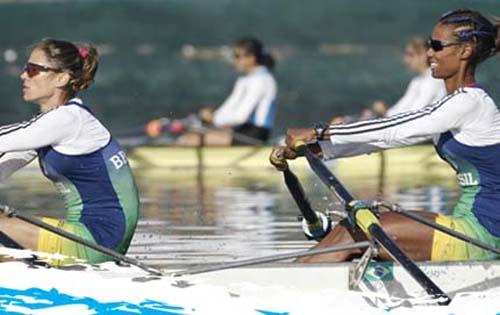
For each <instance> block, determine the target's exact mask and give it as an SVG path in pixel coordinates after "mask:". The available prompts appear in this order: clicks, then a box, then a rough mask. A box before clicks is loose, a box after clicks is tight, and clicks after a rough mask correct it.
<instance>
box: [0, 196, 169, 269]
mask: <svg viewBox="0 0 500 315" xmlns="http://www.w3.org/2000/svg"><path fill="white" fill-rule="evenodd" d="M0 213H1V214H3V215H6V216H7V217H9V218H12V217H15V218H18V219H20V220H22V221H24V222H27V223H29V224H33V225H35V226H37V227H39V228H41V229H44V230H47V231H50V232H52V233H54V234H57V235H59V236H62V237H64V238H67V239H69V240H71V241H73V242H75V243H78V244H81V245H84V246H87V247H89V248H92V249H93V250H95V251H98V252H100V253H103V254H106V255H108V256H109V257H111V258H113V259H114V260H115V261H120V262H125V263H127V264H130V265H134V266H136V267H139V268H141V269H142V270H144V271H146V272H148V273H150V274H153V275H156V276H161V275H163V273H162V272H161V271H160V270H157V269H155V268H151V267H148V266H146V265H145V264H143V263H141V262H139V261H137V260H135V259H133V258H130V257H127V256H125V255H122V254H120V253H117V252H115V251H114V250H112V249H109V248H107V247H104V246H101V245H99V244H96V243H93V242H91V241H89V240H86V239H84V238H81V237H78V236H76V235H74V234H71V233H68V232H66V231H64V230H62V229H59V228H57V227H54V226H52V225H50V224H47V223H45V222H43V221H42V220H40V219H38V218H35V217H31V216H29V215H26V214H23V213H21V212H19V211H18V210H16V209H14V208H11V207H9V206H6V205H0Z"/></svg>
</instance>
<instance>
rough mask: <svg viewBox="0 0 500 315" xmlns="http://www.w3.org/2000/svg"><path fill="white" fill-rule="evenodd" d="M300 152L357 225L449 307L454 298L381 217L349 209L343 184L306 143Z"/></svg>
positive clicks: (348, 194) (427, 290) (302, 144)
mask: <svg viewBox="0 0 500 315" xmlns="http://www.w3.org/2000/svg"><path fill="white" fill-rule="evenodd" d="M295 148H296V150H297V151H298V152H300V153H303V154H304V155H305V157H306V159H307V161H308V163H309V165H310V166H311V168H312V169H313V171H314V172H315V173H316V175H318V177H319V178H320V179H321V181H322V182H323V183H324V184H325V185H326V186H327V187H329V188H330V190H332V191H334V192H336V193H337V194H338V196H340V197H341V198H342V199H343V200H344V202H345V203H346V211H347V212H348V214H349V216H350V217H351V218H352V219H353V221H354V222H356V224H357V225H358V226H359V227H360V228H361V229H362V230H363V231H364V232H365V233H367V234H370V235H371V236H372V237H373V238H374V239H375V240H376V241H377V242H378V243H379V244H380V245H381V246H382V247H383V248H384V249H385V250H386V251H387V252H388V253H389V255H390V256H391V257H392V258H393V259H394V260H395V261H397V262H398V263H399V264H400V265H401V266H402V267H403V268H404V269H405V270H406V271H407V272H408V273H409V274H410V275H411V276H412V278H413V279H415V280H416V281H417V282H418V283H419V284H420V286H422V288H424V290H425V291H426V292H427V293H428V294H429V295H430V296H431V297H433V298H437V299H440V301H438V303H439V304H441V305H447V304H449V303H450V302H451V298H450V297H449V296H448V295H447V294H446V293H444V292H443V291H442V290H441V289H440V288H439V287H438V286H437V285H436V284H435V283H434V282H433V281H432V280H431V279H430V278H429V277H428V276H427V275H426V274H425V273H424V272H423V271H422V270H421V269H420V268H418V266H417V265H416V264H415V263H414V262H413V260H411V258H410V257H408V255H406V254H405V253H404V252H403V251H402V250H401V249H400V248H399V247H398V246H397V245H396V243H395V242H394V241H393V240H392V239H391V238H390V237H389V236H388V235H387V234H386V233H385V232H384V230H383V229H382V227H381V226H380V223H379V221H378V219H377V217H376V216H375V215H374V214H373V212H372V211H371V210H369V209H360V210H357V211H355V212H354V211H353V209H352V208H351V207H350V206H349V204H350V203H351V201H353V200H354V198H353V196H352V195H351V194H350V193H349V192H348V191H347V190H346V189H345V188H344V186H343V185H342V184H341V183H340V181H339V180H338V179H337V178H336V177H335V175H333V173H332V172H331V171H330V170H329V169H328V168H327V167H326V165H325V164H323V162H322V161H321V160H320V159H319V158H318V157H317V156H316V155H315V154H314V153H313V152H312V151H311V150H310V149H309V148H308V147H307V145H306V144H305V143H304V142H301V141H299V143H297V145H296V146H295Z"/></svg>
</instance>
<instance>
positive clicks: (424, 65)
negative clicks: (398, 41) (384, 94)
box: [373, 36, 446, 116]
mask: <svg viewBox="0 0 500 315" xmlns="http://www.w3.org/2000/svg"><path fill="white" fill-rule="evenodd" d="M428 49H429V47H428V45H427V40H426V39H425V38H424V37H421V36H416V37H413V38H412V39H411V40H410V41H409V42H408V44H407V45H406V48H405V52H404V58H403V60H404V63H405V65H406V66H407V67H408V69H410V70H411V71H413V72H415V73H416V74H417V76H416V77H414V78H413V79H412V80H411V81H410V84H409V85H408V87H407V88H406V92H405V94H404V95H403V97H401V99H399V101H398V102H397V103H396V104H394V105H393V106H391V107H390V108H389V109H387V110H386V105H385V104H384V103H383V102H381V101H376V102H374V104H373V111H374V112H375V113H376V114H378V116H392V115H395V114H399V113H403V112H408V111H411V110H417V109H420V108H422V107H424V106H426V105H429V104H431V103H433V102H435V101H437V100H440V99H441V98H443V97H444V96H445V95H446V87H445V85H444V80H442V79H435V78H433V77H432V74H431V69H430V67H429V58H428V57H427V50H428Z"/></svg>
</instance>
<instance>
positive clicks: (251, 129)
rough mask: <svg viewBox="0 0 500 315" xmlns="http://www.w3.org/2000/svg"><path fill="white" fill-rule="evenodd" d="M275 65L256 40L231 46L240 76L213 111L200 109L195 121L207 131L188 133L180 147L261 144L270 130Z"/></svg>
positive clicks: (246, 39) (183, 136) (247, 40)
mask: <svg viewBox="0 0 500 315" xmlns="http://www.w3.org/2000/svg"><path fill="white" fill-rule="evenodd" d="M274 65H275V61H274V58H273V57H272V56H271V54H270V53H269V52H268V51H267V50H266V49H265V48H264V46H263V44H262V43H261V42H260V41H259V40H258V39H256V38H243V39H240V40H239V41H237V42H236V44H235V45H234V68H235V69H236V71H238V72H239V73H242V74H243V75H242V76H241V77H239V78H238V79H237V81H236V83H235V85H234V88H233V91H232V92H231V95H229V97H228V98H227V99H226V101H225V102H224V103H223V104H222V105H221V106H220V107H219V108H218V109H217V110H213V109H211V108H204V109H202V110H201V111H200V113H199V118H200V119H201V121H202V122H203V123H204V124H205V125H206V126H208V127H214V129H210V130H208V131H206V132H203V133H194V132H188V133H185V134H184V135H182V136H181V137H179V139H178V144H180V145H199V144H200V142H201V136H202V135H201V134H203V137H204V138H203V145H231V144H232V145H243V144H264V143H265V142H266V141H267V140H268V139H269V137H270V135H271V132H272V128H273V126H274V116H275V106H276V105H275V102H276V93H277V86H276V81H275V79H274V76H273V74H272V72H271V71H272V70H273V68H274Z"/></svg>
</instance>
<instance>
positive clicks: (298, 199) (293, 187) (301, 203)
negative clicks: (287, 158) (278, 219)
mask: <svg viewBox="0 0 500 315" xmlns="http://www.w3.org/2000/svg"><path fill="white" fill-rule="evenodd" d="M283 176H284V178H285V184H286V186H287V187H288V190H289V191H290V193H291V195H292V197H293V199H294V200H295V203H296V204H297V206H298V207H299V209H300V212H301V213H302V216H303V217H304V219H306V221H307V222H308V223H309V224H320V220H319V218H318V215H317V214H316V212H315V211H314V210H313V209H312V207H311V204H310V203H309V200H308V199H307V197H306V194H305V192H304V188H303V187H302V185H301V184H300V181H299V179H298V178H297V176H296V175H295V174H294V173H293V172H292V171H290V169H288V168H287V169H285V170H284V171H283Z"/></svg>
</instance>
